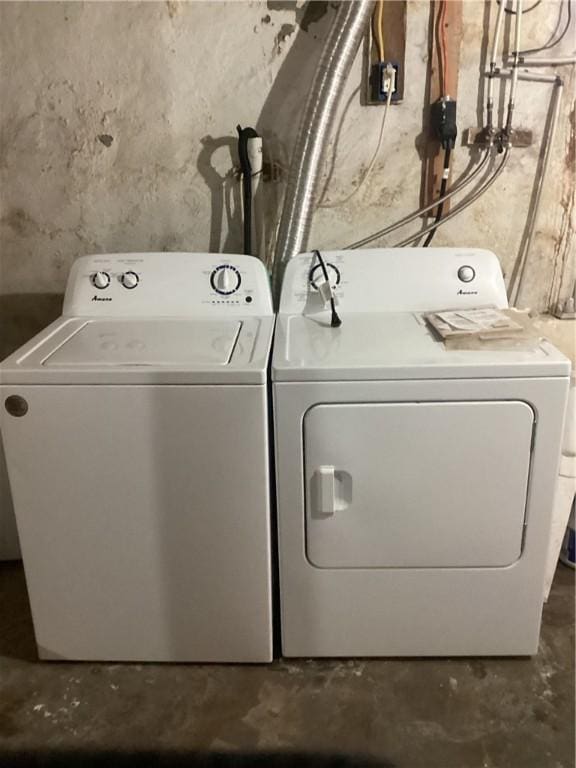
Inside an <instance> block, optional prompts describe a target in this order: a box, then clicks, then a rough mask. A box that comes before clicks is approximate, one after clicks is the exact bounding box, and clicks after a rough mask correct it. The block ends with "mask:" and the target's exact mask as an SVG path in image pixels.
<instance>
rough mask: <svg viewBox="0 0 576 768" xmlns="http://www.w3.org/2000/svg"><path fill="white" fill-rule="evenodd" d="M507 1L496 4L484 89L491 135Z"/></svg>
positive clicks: (487, 124)
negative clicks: (495, 75)
mask: <svg viewBox="0 0 576 768" xmlns="http://www.w3.org/2000/svg"><path fill="white" fill-rule="evenodd" d="M507 1H508V0H501V2H500V3H498V15H497V16H496V26H495V27H494V40H493V43H492V55H491V56H490V71H489V72H488V73H487V75H488V86H487V88H486V126H487V128H488V133H489V134H491V133H492V131H493V126H494V74H495V72H496V63H497V60H498V45H499V43H500V32H501V30H502V22H503V20H504V8H505V6H506V3H507Z"/></svg>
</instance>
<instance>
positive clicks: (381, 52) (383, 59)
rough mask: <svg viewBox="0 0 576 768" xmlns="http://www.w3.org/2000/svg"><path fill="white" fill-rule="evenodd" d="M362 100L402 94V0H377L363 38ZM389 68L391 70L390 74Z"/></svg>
mask: <svg viewBox="0 0 576 768" xmlns="http://www.w3.org/2000/svg"><path fill="white" fill-rule="evenodd" d="M364 60H365V88H364V95H365V104H367V105H373V106H376V105H378V104H386V103H387V101H388V95H389V89H390V88H391V89H392V96H391V99H390V101H391V103H392V104H397V103H399V102H401V101H402V99H403V98H404V80H405V60H406V0H378V1H377V2H376V3H375V4H374V12H373V15H372V22H371V24H370V29H369V31H368V34H367V36H366V42H365V56H364ZM391 70H393V73H392V74H391Z"/></svg>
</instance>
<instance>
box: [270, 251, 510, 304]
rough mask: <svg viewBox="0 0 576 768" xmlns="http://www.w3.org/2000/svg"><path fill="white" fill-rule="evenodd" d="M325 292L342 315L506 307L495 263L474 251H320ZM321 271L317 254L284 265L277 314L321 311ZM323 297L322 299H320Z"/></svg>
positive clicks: (489, 255)
mask: <svg viewBox="0 0 576 768" xmlns="http://www.w3.org/2000/svg"><path fill="white" fill-rule="evenodd" d="M321 257H322V260H323V262H324V266H325V268H326V272H327V273H328V281H329V283H330V287H331V289H332V291H331V293H332V294H333V297H334V299H335V301H336V304H337V305H338V306H340V307H341V308H342V311H348V312H406V311H421V312H426V311H434V310H437V311H438V310H441V309H459V308H465V307H486V306H495V307H498V308H500V309H502V308H505V307H507V306H508V300H507V297H506V288H505V284H504V277H503V275H502V270H501V267H500V262H499V261H498V258H497V257H496V256H495V254H493V253H492V252H490V251H486V250H481V249H479V248H378V249H376V248H375V249H366V250H354V251H323V252H321ZM325 282H326V276H325V274H324V269H323V268H322V264H321V262H320V259H319V258H318V256H317V254H315V253H302V254H300V255H298V256H296V257H295V258H293V259H292V260H291V261H290V262H289V263H288V265H287V267H286V270H285V272H284V278H283V282H282V294H281V296H280V312H281V313H282V314H301V313H302V314H313V313H314V312H320V311H324V310H325V309H326V291H324V292H321V291H320V290H319V288H320V286H321V285H322V284H323V283H325ZM323 294H324V295H323Z"/></svg>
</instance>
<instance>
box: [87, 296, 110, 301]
mask: <svg viewBox="0 0 576 768" xmlns="http://www.w3.org/2000/svg"><path fill="white" fill-rule="evenodd" d="M92 301H112V298H111V297H110V296H92Z"/></svg>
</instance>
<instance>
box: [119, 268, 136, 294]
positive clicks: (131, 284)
mask: <svg viewBox="0 0 576 768" xmlns="http://www.w3.org/2000/svg"><path fill="white" fill-rule="evenodd" d="M120 282H121V283H122V285H123V286H124V288H128V290H131V289H132V288H136V286H137V285H138V283H139V282H140V278H139V277H138V275H137V274H136V272H132V271H130V272H124V274H123V275H122V277H121V278H120Z"/></svg>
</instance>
